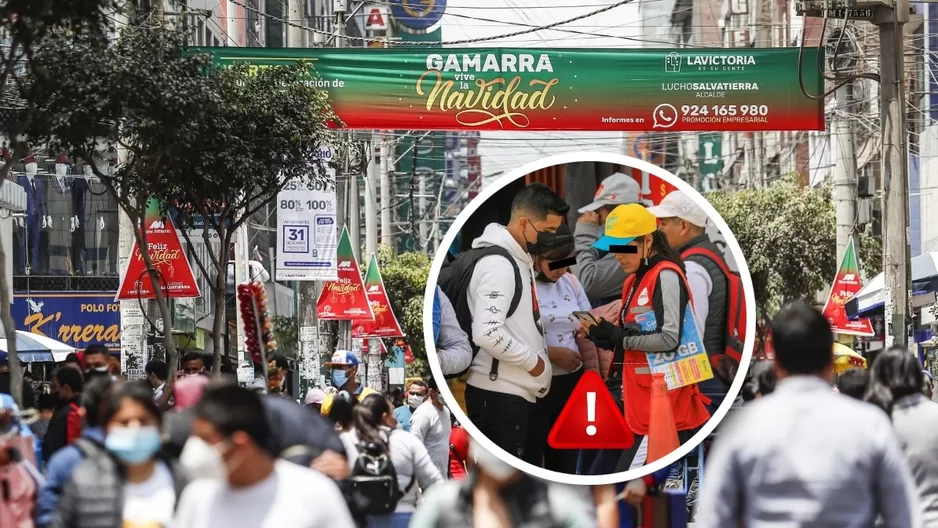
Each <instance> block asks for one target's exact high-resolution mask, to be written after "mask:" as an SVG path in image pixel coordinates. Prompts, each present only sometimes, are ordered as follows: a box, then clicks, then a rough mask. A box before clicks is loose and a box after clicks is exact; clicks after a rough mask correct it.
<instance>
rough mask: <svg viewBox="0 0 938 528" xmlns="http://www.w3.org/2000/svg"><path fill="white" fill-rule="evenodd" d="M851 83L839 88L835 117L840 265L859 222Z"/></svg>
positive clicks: (836, 206)
mask: <svg viewBox="0 0 938 528" xmlns="http://www.w3.org/2000/svg"><path fill="white" fill-rule="evenodd" d="M850 84H851V83H847V84H844V85H843V86H841V87H840V88H838V89H837V106H838V108H837V109H836V110H835V112H834V117H833V119H832V120H831V134H833V136H834V144H836V145H837V159H836V160H835V163H834V204H835V209H834V211H835V214H836V217H837V265H838V266H839V265H840V262H841V261H842V260H843V258H844V252H846V251H847V243H848V242H849V241H850V238H852V237H853V227H854V224H855V223H856V219H857V212H856V198H857V184H856V177H857V159H856V152H855V151H854V145H853V131H852V130H851V129H850V122H849V120H848V119H847V117H846V114H848V113H849V112H850Z"/></svg>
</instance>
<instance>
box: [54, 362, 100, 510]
mask: <svg viewBox="0 0 938 528" xmlns="http://www.w3.org/2000/svg"><path fill="white" fill-rule="evenodd" d="M67 368H71V367H67ZM72 370H75V372H76V373H77V372H78V371H77V369H72ZM113 383H114V382H113V381H112V380H111V379H110V378H104V377H99V378H96V379H93V380H91V381H90V382H88V384H87V385H85V387H84V390H83V391H82V393H81V398H80V400H79V402H80V403H81V409H80V410H79V412H80V415H81V417H82V418H83V419H84V427H83V429H82V433H81V438H79V439H78V440H76V441H75V442H73V443H72V444H70V445H67V446H65V447H63V448H62V449H59V450H58V451H56V453H55V455H53V456H52V458H50V459H49V460H47V461H46V482H45V484H44V485H43V486H42V489H41V490H40V492H39V498H38V500H37V509H38V513H37V515H36V525H37V526H38V527H39V528H45V527H47V526H49V525H50V524H51V523H52V514H53V512H55V510H56V509H57V508H58V505H59V498H60V497H61V496H62V492H63V490H64V489H65V484H67V483H68V482H69V481H70V480H71V479H72V475H73V474H74V473H75V468H77V467H78V465H79V464H81V462H82V460H85V459H86V458H88V457H89V456H91V455H92V454H94V453H98V452H104V451H105V447H104V426H103V424H102V423H101V408H102V405H103V403H104V399H105V398H106V397H107V396H108V394H109V393H110V390H111V385H113Z"/></svg>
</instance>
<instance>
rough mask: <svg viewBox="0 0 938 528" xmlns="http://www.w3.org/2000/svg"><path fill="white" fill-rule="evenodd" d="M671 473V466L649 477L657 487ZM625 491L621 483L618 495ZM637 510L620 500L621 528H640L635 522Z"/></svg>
mask: <svg viewBox="0 0 938 528" xmlns="http://www.w3.org/2000/svg"><path fill="white" fill-rule="evenodd" d="M670 473H671V466H668V467H666V468H664V469H659V470H658V471H656V472H654V473H652V474H651V475H649V477H651V480H652V482H654V485H655V486H661V485H662V484H664V482H665V481H666V480H667V479H668V475H669V474H670ZM646 483H647V482H646ZM624 489H625V483H624V482H620V483H619V484H616V494H619V493H622V490H624ZM635 513H636V512H635V508H633V507H632V506H631V505H630V504H629V503H627V502H625V501H623V500H620V501H619V528H638V527H636V526H634V525H633V524H634V523H633V521H634V520H635Z"/></svg>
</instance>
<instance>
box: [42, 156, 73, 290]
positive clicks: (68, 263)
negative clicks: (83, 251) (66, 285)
mask: <svg viewBox="0 0 938 528" xmlns="http://www.w3.org/2000/svg"><path fill="white" fill-rule="evenodd" d="M68 164H69V161H68V156H66V155H65V153H64V152H63V153H61V154H59V156H58V158H56V160H55V174H51V175H49V176H48V178H46V206H47V208H48V211H49V222H48V226H49V259H48V266H49V273H50V274H52V275H71V274H72V255H71V246H72V241H71V238H72V232H73V231H74V229H75V216H74V214H73V213H72V182H71V178H68Z"/></svg>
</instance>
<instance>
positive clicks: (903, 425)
mask: <svg viewBox="0 0 938 528" xmlns="http://www.w3.org/2000/svg"><path fill="white" fill-rule="evenodd" d="M923 379H924V376H923V374H922V366H921V365H920V364H919V362H918V358H917V357H916V356H915V353H913V352H910V351H909V350H907V349H905V348H903V347H892V348H890V349H889V350H887V351H885V352H883V353H881V354H880V355H879V356H878V357H877V358H876V361H875V362H874V363H873V365H872V366H871V368H870V384H869V387H868V388H867V391H866V401H868V402H869V403H872V404H873V405H876V406H877V407H879V408H880V409H882V410H883V411H885V412H886V414H887V415H888V416H889V417H890V418H891V419H892V426H893V428H894V429H895V431H896V436H898V437H899V444H900V445H901V446H902V449H903V453H904V454H905V461H906V463H907V464H908V466H909V469H910V470H911V471H912V479H913V480H914V481H915V486H916V488H917V490H918V498H919V502H920V504H921V506H922V510H923V517H922V526H923V528H936V527H938V403H935V402H933V401H931V400H930V399H929V398H928V397H927V396H926V395H925V394H922V383H923Z"/></svg>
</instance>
